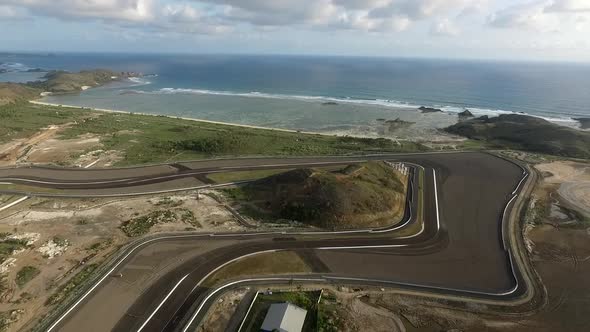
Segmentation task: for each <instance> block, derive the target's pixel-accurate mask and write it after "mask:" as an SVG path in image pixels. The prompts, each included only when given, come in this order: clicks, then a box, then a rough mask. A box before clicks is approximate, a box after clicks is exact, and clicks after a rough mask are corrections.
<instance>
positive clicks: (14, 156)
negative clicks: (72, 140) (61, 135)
mask: <svg viewBox="0 0 590 332" xmlns="http://www.w3.org/2000/svg"><path fill="white" fill-rule="evenodd" d="M65 126H66V125H61V126H56V125H52V126H49V127H47V128H44V129H43V130H41V131H40V132H38V133H36V134H35V135H33V136H30V137H27V138H24V139H16V140H13V141H11V142H9V143H6V144H2V145H0V167H1V166H13V165H15V164H17V163H18V162H19V161H20V160H21V159H22V158H25V157H26V155H27V154H28V153H29V152H30V150H31V149H32V148H33V147H34V146H35V145H37V144H39V143H42V142H45V141H47V140H48V139H50V138H52V137H54V136H55V135H56V134H57V133H58V131H59V130H61V129H62V128H65Z"/></svg>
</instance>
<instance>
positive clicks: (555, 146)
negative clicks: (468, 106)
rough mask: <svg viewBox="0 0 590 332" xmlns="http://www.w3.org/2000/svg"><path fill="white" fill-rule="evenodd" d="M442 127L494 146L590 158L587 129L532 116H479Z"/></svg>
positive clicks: (589, 140) (589, 136)
mask: <svg viewBox="0 0 590 332" xmlns="http://www.w3.org/2000/svg"><path fill="white" fill-rule="evenodd" d="M445 130H446V131H447V132H449V133H452V134H456V135H460V136H464V137H467V138H470V139H475V140H480V141H485V142H487V143H490V144H491V145H493V146H494V147H496V148H512V149H520V150H528V151H533V152H539V153H546V154H552V155H558V156H564V157H573V158H590V132H586V131H581V130H576V129H574V128H568V127H564V126H560V125H557V124H554V123H551V122H549V121H547V120H544V119H540V118H536V117H532V116H526V115H520V114H502V115H500V116H497V117H488V116H482V117H479V118H475V119H471V120H467V121H462V122H459V123H457V124H455V125H452V126H450V127H447V128H446V129H445Z"/></svg>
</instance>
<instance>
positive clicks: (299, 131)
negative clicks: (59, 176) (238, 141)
mask: <svg viewBox="0 0 590 332" xmlns="http://www.w3.org/2000/svg"><path fill="white" fill-rule="evenodd" d="M29 103H31V104H35V105H42V106H52V107H62V108H74V109H80V110H90V111H95V112H104V113H119V114H137V115H146V116H154V117H166V118H170V119H180V120H187V121H195V122H203V123H208V124H216V125H223V126H232V127H240V128H249V129H260V130H271V131H280V132H286V133H295V134H306V135H322V136H339V135H333V134H325V133H320V132H312V131H301V130H293V129H284V128H273V127H262V126H254V125H246V124H239V123H231V122H222V121H213V120H204V119H196V118H187V117H181V116H172V115H163V114H150V113H140V112H130V111H122V110H114V109H108V108H96V107H86V106H75V105H64V104H56V103H48V102H44V101H38V100H29Z"/></svg>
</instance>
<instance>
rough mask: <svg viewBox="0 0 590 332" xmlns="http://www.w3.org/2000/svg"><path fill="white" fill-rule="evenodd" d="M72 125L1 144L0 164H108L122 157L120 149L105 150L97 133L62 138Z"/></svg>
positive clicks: (99, 165)
mask: <svg viewBox="0 0 590 332" xmlns="http://www.w3.org/2000/svg"><path fill="white" fill-rule="evenodd" d="M70 125H71V124H64V125H59V126H56V125H52V126H49V127H47V128H44V129H43V130H41V131H39V132H38V133H36V134H35V135H33V136H30V137H28V138H24V139H16V140H13V141H11V142H9V143H6V144H1V145H0V167H7V166H16V165H23V164H59V165H65V166H78V167H88V166H93V167H109V166H112V165H113V164H114V163H116V162H117V161H119V160H121V159H122V156H121V153H120V151H114V150H107V151H105V150H103V149H102V147H103V146H102V144H101V143H100V137H99V136H96V135H90V134H86V135H81V136H79V137H76V138H73V139H59V133H60V132H61V131H62V130H63V129H65V128H67V127H68V126H70Z"/></svg>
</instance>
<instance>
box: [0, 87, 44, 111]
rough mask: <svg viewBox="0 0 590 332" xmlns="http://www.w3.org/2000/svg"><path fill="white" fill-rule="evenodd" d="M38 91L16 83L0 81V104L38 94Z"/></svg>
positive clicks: (32, 97)
mask: <svg viewBox="0 0 590 332" xmlns="http://www.w3.org/2000/svg"><path fill="white" fill-rule="evenodd" d="M39 93H40V91H39V90H37V89H34V88H30V87H27V86H24V85H22V84H16V83H0V106H2V105H6V104H10V103H14V102H17V101H20V100H30V99H34V98H36V97H38V96H39Z"/></svg>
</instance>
